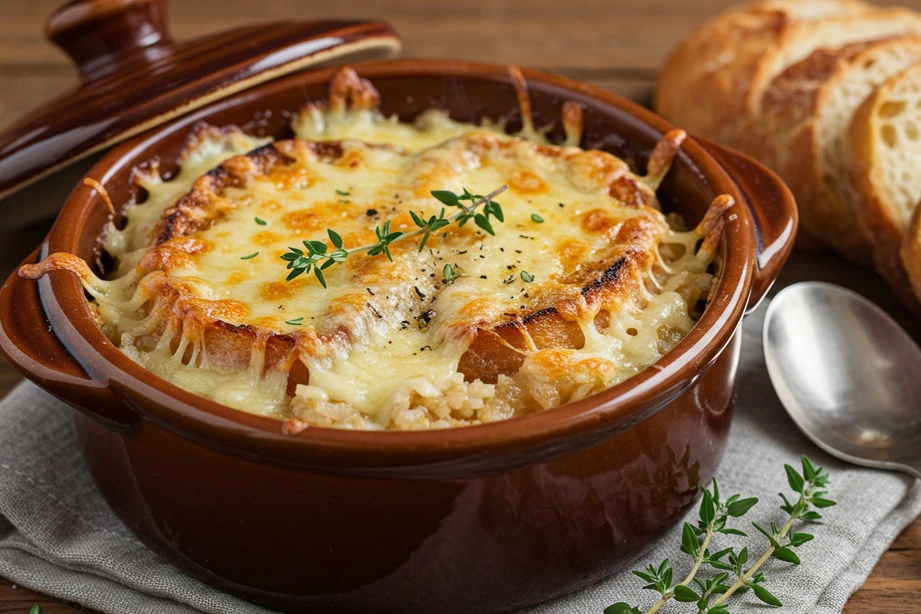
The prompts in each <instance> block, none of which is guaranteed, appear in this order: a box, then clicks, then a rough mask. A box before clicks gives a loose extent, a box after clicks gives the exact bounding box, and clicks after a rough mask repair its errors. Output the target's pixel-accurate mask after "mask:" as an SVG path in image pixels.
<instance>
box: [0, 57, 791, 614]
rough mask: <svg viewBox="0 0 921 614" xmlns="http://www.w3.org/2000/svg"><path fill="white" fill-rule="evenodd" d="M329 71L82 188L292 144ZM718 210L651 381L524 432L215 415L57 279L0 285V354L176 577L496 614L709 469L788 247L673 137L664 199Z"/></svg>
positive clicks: (83, 228)
mask: <svg viewBox="0 0 921 614" xmlns="http://www.w3.org/2000/svg"><path fill="white" fill-rule="evenodd" d="M355 68H356V69H357V70H358V72H359V74H361V75H362V76H363V77H366V78H368V79H370V80H371V81H372V83H373V84H374V86H375V87H376V88H377V89H378V90H379V91H380V93H381V98H382V101H383V104H382V109H383V111H384V112H385V113H387V114H391V113H397V114H399V115H400V116H401V117H402V118H403V119H411V118H412V117H413V116H415V115H416V114H418V113H419V112H421V111H423V110H425V109H428V108H431V107H438V108H443V109H447V110H449V111H450V113H451V115H452V116H453V117H455V118H457V119H461V120H479V119H481V118H483V117H489V118H492V119H499V118H507V119H508V120H509V128H510V129H512V130H514V129H516V128H517V127H518V126H519V125H520V121H519V120H518V117H519V116H518V111H517V109H518V105H517V101H516V97H515V90H514V88H513V86H512V84H511V82H510V80H509V78H508V75H507V71H506V69H505V68H504V67H499V66H489V65H482V64H471V63H465V62H450V61H419V60H403V61H386V62H376V63H369V64H363V65H357V66H355ZM333 71H334V69H328V70H320V71H314V72H309V73H304V74H298V75H293V76H288V77H284V78H282V79H280V80H277V81H273V82H270V83H267V84H263V85H260V86H258V87H256V88H255V89H252V90H247V91H245V92H242V93H240V94H237V95H235V96H233V97H231V98H229V99H226V100H223V101H220V102H218V103H215V104H212V105H210V106H207V107H205V108H203V109H201V110H199V111H196V112H194V113H193V114H191V115H189V116H187V117H184V118H182V119H179V120H176V121H174V122H172V123H170V124H168V125H166V126H165V127H163V128H160V129H158V130H156V131H155V132H151V133H147V134H144V135H142V136H140V137H137V138H135V139H134V140H132V141H130V142H128V143H126V144H123V145H121V146H119V147H118V148H117V149H115V150H114V151H112V152H111V153H109V154H108V155H107V156H106V157H105V158H104V159H103V160H102V161H101V162H99V163H98V164H97V165H96V166H95V167H94V168H93V169H92V170H91V171H90V173H89V175H90V176H91V177H93V178H95V179H96V180H98V181H99V182H101V183H102V184H103V185H105V187H106V189H107V191H108V192H109V194H110V195H111V196H112V199H113V200H114V202H116V203H127V202H130V201H132V200H133V199H136V198H138V197H139V196H140V195H139V188H137V187H136V186H135V185H134V184H133V182H132V180H131V178H132V171H133V169H134V168H135V167H136V166H137V165H139V164H140V163H142V162H144V161H146V160H150V159H151V158H155V157H156V158H159V159H160V160H161V165H162V166H163V167H164V168H167V169H168V168H169V167H170V165H171V164H172V165H175V160H176V158H177V156H178V154H179V152H180V149H181V147H182V144H183V142H184V140H185V138H186V136H187V135H188V134H189V132H190V130H191V129H192V127H193V126H194V125H195V124H196V123H198V122H200V121H207V122H210V123H212V124H216V125H219V126H223V125H227V124H238V125H240V126H242V127H243V128H244V129H246V130H248V131H250V132H252V133H254V134H260V135H264V134H271V135H274V136H278V137H284V136H289V135H290V131H289V129H288V127H287V123H288V118H289V117H290V114H291V113H292V112H296V111H297V110H298V109H299V108H300V107H301V106H302V105H303V104H304V103H305V102H306V101H307V100H308V99H322V98H324V97H325V94H326V88H327V85H328V82H329V80H330V78H331V76H332V74H333ZM524 75H525V77H526V79H527V82H528V87H529V90H530V95H531V100H532V105H533V110H534V116H535V123H536V124H537V125H539V126H540V125H548V124H554V125H555V128H554V130H553V131H552V132H551V134H556V133H561V128H560V127H559V124H560V117H559V109H560V106H561V104H562V103H563V102H564V101H567V100H574V101H576V102H578V103H579V104H580V105H582V107H583V109H584V111H585V126H584V138H583V143H582V145H583V147H586V148H600V149H605V150H608V151H611V152H613V153H615V154H618V155H620V156H622V157H624V158H625V159H627V160H628V161H630V162H631V163H633V164H634V165H635V166H637V168H639V169H641V168H642V167H643V166H644V164H645V156H646V155H647V154H648V153H649V152H650V151H651V148H652V146H653V145H654V144H655V143H656V142H657V141H658V139H659V138H660V137H661V136H662V134H663V133H664V132H666V131H667V130H669V129H670V128H672V126H670V125H669V124H668V123H667V122H665V121H664V120H663V119H661V118H659V117H657V116H655V115H654V114H652V113H650V112H648V111H646V110H644V109H642V108H640V107H638V106H636V105H634V104H632V103H630V102H628V101H626V100H624V99H622V98H620V97H618V96H615V95H613V94H611V93H608V92H605V91H603V90H600V89H597V88H594V87H591V86H588V85H585V84H582V83H578V82H575V81H571V80H568V79H564V78H562V77H558V76H554V75H548V74H543V73H538V72H534V71H527V70H526V71H524ZM724 193H728V194H731V195H732V196H733V197H735V199H736V201H737V204H736V206H735V207H733V208H732V209H731V210H730V211H729V212H728V213H727V214H726V215H727V216H730V217H729V218H728V220H727V221H728V223H727V231H726V232H725V233H724V238H723V240H722V242H721V246H720V249H719V254H718V258H719V261H720V263H721V264H720V274H719V277H718V281H717V282H716V289H715V292H714V294H713V295H712V299H711V301H710V303H709V305H708V307H707V308H706V310H705V312H704V313H703V315H702V317H701V318H700V320H699V322H698V323H697V324H696V326H695V327H694V328H693V330H692V331H691V332H690V334H689V335H688V336H687V337H686V338H685V339H684V340H683V341H681V342H680V343H679V344H678V346H677V347H676V348H675V349H674V350H672V351H671V352H669V353H668V354H667V355H666V356H665V357H663V358H662V359H661V360H660V361H659V362H658V363H657V364H656V365H655V366H654V367H651V368H649V369H647V370H645V371H643V372H642V373H640V374H639V375H636V376H634V377H632V378H630V379H629V380H627V381H625V382H623V383H621V384H619V385H617V386H615V387H613V388H611V389H609V390H606V391H604V392H602V393H600V394H597V395H595V396H592V397H589V398H586V399H584V400H581V401H579V402H576V403H572V404H570V405H566V406H563V407H559V408H556V409H551V410H548V411H545V412H541V413H536V414H532V415H528V416H525V417H521V418H514V419H511V420H507V421H503V422H496V423H492V424H487V425H481V426H473V427H466V428H456V429H449V430H441V431H421V432H362V431H348V430H336V429H327V428H319V427H311V428H308V429H306V430H304V431H303V432H301V433H299V434H298V435H293V436H292V435H284V434H282V432H281V428H280V427H281V425H280V423H279V422H278V421H276V420H273V419H269V418H264V417H260V416H255V415H251V414H247V413H243V412H239V411H236V410H233V409H229V408H227V407H224V406H221V405H218V404H217V403H214V402H212V401H208V400H206V399H203V398H201V397H198V396H195V395H193V394H191V393H189V392H186V391H184V390H181V389H179V388H177V387H176V386H174V385H172V384H170V383H168V382H166V381H164V380H161V379H159V378H158V377H156V376H155V375H153V374H151V373H149V372H147V371H145V370H144V369H143V368H141V367H140V366H139V365H137V364H135V363H134V362H132V361H131V360H130V359H128V358H127V357H126V356H125V355H123V354H122V353H121V352H120V351H119V350H118V349H117V348H116V347H115V346H114V345H112V343H110V342H109V341H108V340H107V339H106V337H105V336H104V335H103V334H102V332H101V331H100V330H99V328H98V327H97V326H96V324H95V323H94V321H93V318H92V316H91V313H90V310H89V308H88V306H87V303H86V299H85V298H84V293H83V289H82V287H81V286H80V284H79V282H78V281H77V280H76V279H75V277H74V276H72V275H70V274H67V273H65V272H53V273H51V274H50V275H49V276H47V277H45V278H43V279H42V280H41V281H39V282H37V283H36V282H32V281H27V280H23V279H20V278H19V277H17V276H15V275H14V276H13V277H11V278H10V279H9V280H7V282H6V284H5V285H4V286H3V288H2V290H0V327H2V330H0V347H2V349H3V351H4V352H5V353H6V355H7V356H8V358H9V359H10V360H11V361H12V362H13V363H14V364H15V365H16V366H17V367H18V368H19V369H20V370H21V371H22V372H23V373H24V374H25V375H26V377H28V378H29V379H31V380H32V381H34V382H36V383H37V384H38V385H39V386H41V387H43V388H44V389H46V390H48V391H49V392H51V393H52V394H54V395H55V396H57V397H59V398H61V399H63V400H64V401H66V402H67V403H69V404H70V405H71V406H72V407H74V408H75V409H76V410H77V411H76V412H75V416H76V420H77V424H78V427H79V433H80V439H81V442H82V446H83V450H84V453H85V456H86V459H87V463H88V465H89V468H90V471H91V472H92V474H93V476H94V477H95V479H96V482H97V484H98V485H99V490H100V492H101V493H102V495H103V496H104V497H105V498H106V500H107V501H108V502H109V505H110V506H111V507H112V509H113V510H114V511H115V513H116V514H117V515H118V516H119V517H120V518H121V519H122V521H123V522H124V523H125V524H126V525H127V526H128V527H130V528H131V529H132V530H133V531H134V532H135V533H137V535H138V536H140V537H141V539H143V540H144V541H145V542H146V543H148V544H149V545H150V546H151V547H153V548H155V549H156V550H157V551H159V552H160V553H162V555H163V556H164V557H166V558H167V559H169V560H170V561H173V562H174V563H175V564H176V565H178V566H179V567H181V568H182V569H183V570H184V571H186V572H188V573H191V574H193V575H195V576H197V577H199V578H201V579H202V580H204V581H205V582H207V583H209V584H211V585H213V586H216V587H218V588H220V589H223V590H226V591H228V592H231V593H234V594H236V595H239V596H241V597H243V598H245V599H248V600H251V601H253V602H256V603H260V604H264V605H266V606H269V607H273V608H277V609H280V610H285V611H291V612H334V611H354V612H369V611H373V612H407V611H423V612H436V611H437V612H441V613H446V612H477V613H483V612H499V611H505V610H510V609H514V608H518V607H523V606H527V605H530V604H535V603H537V602H541V601H545V600H547V599H551V598H553V597H556V596H559V595H562V594H564V593H568V592H570V591H573V590H576V589H579V588H581V587H584V586H586V585H588V584H591V583H593V582H595V581H597V580H599V579H601V578H603V577H604V576H605V575H607V574H609V573H610V572H611V571H612V570H613V569H614V568H615V566H616V565H617V564H618V563H620V562H622V561H624V559H625V558H626V557H628V556H629V555H630V554H631V553H633V552H635V551H636V550H638V549H640V548H643V547H644V546H647V545H649V544H650V543H652V542H653V541H654V540H655V539H656V538H657V537H659V536H660V535H661V534H662V533H663V532H664V531H665V530H667V529H668V528H669V527H671V526H672V525H674V524H675V523H676V522H678V521H679V520H680V519H681V518H682V516H683V515H684V513H685V512H686V511H687V509H688V508H689V506H691V505H692V504H693V502H694V501H695V498H696V496H697V493H698V492H699V489H700V486H701V485H703V484H705V483H706V482H707V481H708V480H709V479H710V477H711V476H712V475H713V473H714V472H715V471H716V468H717V465H718V464H719V461H720V457H721V456H722V453H723V447H724V444H725V442H726V437H727V434H728V431H729V426H730V420H731V415H732V404H733V396H734V388H735V379H736V367H737V363H738V357H739V328H740V323H741V321H742V317H743V315H744V314H745V313H746V311H747V310H750V309H752V308H753V307H754V305H755V304H756V303H757V302H758V301H759V300H760V299H761V298H762V297H763V296H764V294H765V293H766V292H767V290H768V287H769V286H770V284H771V283H772V281H773V280H774V278H775V277H776V276H777V274H778V272H779V270H780V268H781V266H782V265H783V263H784V261H785V260H786V257H787V255H788V253H789V250H790V248H791V246H792V242H793V238H794V235H795V231H796V212H795V207H794V203H793V200H792V198H791V196H790V194H789V191H788V190H787V189H786V187H784V185H783V184H782V183H781V182H780V181H779V180H778V179H777V178H776V177H775V176H774V175H773V174H771V173H770V172H769V171H767V170H766V169H765V168H764V167H762V166H760V165H759V164H758V163H756V162H754V161H752V160H750V159H748V158H745V157H743V156H741V155H739V154H735V153H732V152H730V151H728V150H725V149H722V148H720V147H718V146H716V145H713V144H710V143H706V142H703V141H699V140H694V139H688V140H687V141H686V142H685V144H684V145H683V147H682V153H681V155H680V156H679V159H678V161H677V162H676V165H675V167H674V168H673V169H672V170H671V172H670V173H669V175H668V178H667V180H666V182H665V183H664V185H663V187H662V188H661V189H660V198H661V200H662V202H663V205H664V207H665V208H666V209H667V210H672V211H677V212H679V213H681V214H683V215H684V216H685V218H686V219H687V220H689V221H691V222H695V221H696V220H698V219H700V217H701V216H702V215H703V213H704V211H705V210H706V208H707V205H708V204H709V203H710V201H711V199H712V198H713V197H714V196H716V195H718V194H724ZM108 220H109V213H108V211H107V209H106V207H105V206H103V204H102V201H101V200H100V198H99V196H98V194H96V193H95V192H94V191H92V190H91V189H89V188H88V187H86V186H83V185H81V186H78V187H77V188H76V189H75V191H74V192H73V193H72V195H71V197H70V199H69V200H68V202H67V203H66V205H65V207H64V209H63V211H62V212H61V214H60V216H59V218H58V220H57V222H56V224H55V226H54V228H53V229H52V231H51V233H50V235H49V236H48V238H47V240H46V241H45V243H43V244H42V246H41V247H40V248H39V249H38V250H36V252H35V253H34V254H33V255H32V256H31V257H30V259H29V262H34V261H36V260H37V259H40V258H43V257H44V256H46V255H47V254H49V253H51V252H58V251H65V252H71V253H74V254H77V255H78V256H80V257H81V258H84V259H86V260H87V261H88V262H91V263H92V262H98V259H99V258H101V257H102V254H101V252H100V246H99V238H100V235H101V234H102V232H103V229H104V226H105V224H106V223H107V222H108Z"/></svg>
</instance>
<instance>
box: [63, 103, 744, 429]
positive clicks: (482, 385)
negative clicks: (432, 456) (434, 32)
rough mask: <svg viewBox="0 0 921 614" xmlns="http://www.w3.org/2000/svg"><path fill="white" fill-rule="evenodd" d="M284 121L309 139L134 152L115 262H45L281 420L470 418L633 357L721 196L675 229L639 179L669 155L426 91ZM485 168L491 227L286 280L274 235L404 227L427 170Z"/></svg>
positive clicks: (227, 390)
mask: <svg viewBox="0 0 921 614" xmlns="http://www.w3.org/2000/svg"><path fill="white" fill-rule="evenodd" d="M527 125H529V123H527V122H526V126H527ZM293 127H294V130H295V132H296V134H297V136H298V137H300V139H309V140H294V141H290V142H285V143H278V144H276V145H275V146H274V147H275V150H276V152H270V153H271V156H275V157H274V158H273V157H271V156H269V157H266V156H268V154H264V153H260V151H255V152H253V153H251V154H249V155H241V154H246V153H247V152H250V151H251V150H254V149H256V148H257V147H259V146H261V145H263V144H264V141H259V140H256V139H252V138H250V137H247V136H246V135H244V134H242V133H241V132H239V131H235V130H233V131H225V132H218V131H215V130H213V129H206V130H204V131H203V133H201V134H199V135H197V137H196V138H195V139H193V142H192V143H191V144H190V147H189V149H188V151H187V152H186V153H185V154H184V156H183V158H182V160H181V167H180V171H179V173H178V174H177V175H176V176H175V177H173V178H172V179H170V180H164V179H162V178H161V177H160V175H159V173H158V172H157V169H156V168H153V169H150V170H149V171H148V172H145V173H141V174H140V175H139V177H138V183H139V184H140V185H141V186H142V187H143V188H145V189H146V190H147V192H148V193H149V197H148V198H147V200H146V201H145V202H143V203H140V204H136V205H129V206H128V207H127V208H126V209H125V215H126V218H127V224H126V226H125V227H124V229H123V230H116V229H115V228H114V227H113V228H110V229H109V232H108V233H107V235H106V237H105V240H104V247H105V248H106V249H107V250H108V251H109V253H110V254H112V255H113V256H114V257H115V259H116V262H117V265H118V266H117V268H116V271H115V272H114V274H113V278H112V280H110V281H103V280H98V279H96V278H95V277H94V276H92V275H91V274H89V273H88V270H86V269H85V265H83V268H81V267H80V266H79V265H78V264H75V263H73V262H72V260H69V259H67V258H64V257H62V258H61V259H60V261H59V262H58V263H57V264H56V265H55V264H54V263H53V262H52V263H51V264H49V265H48V266H49V267H53V266H58V268H68V269H70V270H74V271H77V272H79V274H81V276H82V277H83V279H84V282H85V285H86V287H87V289H88V290H89V291H90V292H91V294H93V296H94V297H95V299H96V300H95V301H94V303H95V306H96V308H97V310H98V314H99V319H100V323H101V325H102V326H103V328H104V330H105V331H106V332H107V334H108V335H109V336H110V337H111V338H112V339H113V341H115V342H116V343H118V344H119V345H120V347H121V348H122V349H123V350H124V351H125V353H126V354H128V355H129V356H131V357H132V359H134V360H135V361H137V362H138V363H140V364H141V365H143V366H144V367H145V368H147V369H149V370H150V371H153V372H154V373H156V374H158V375H160V376H161V377H163V378H164V379H167V380H169V381H171V382H173V383H174V384H176V385H178V386H180V387H182V388H185V389H188V390H191V391H193V392H196V393H198V394H201V395H203V396H206V397H209V398H212V399H214V400H216V401H218V402H221V403H223V404H226V405H228V406H231V407H235V408H238V409H242V410H245V411H250V412H254V413H259V414H263V415H270V416H276V417H279V418H282V419H287V420H289V423H288V425H289V428H292V429H294V430H297V429H298V428H303V426H305V425H307V424H317V425H327V426H339V427H345V428H431V427H444V426H454V425H464V424H476V423H480V422H488V421H492V420H497V419H504V418H508V417H511V416H514V415H520V414H522V413H527V412H529V411H536V410H540V409H546V408H548V407H552V406H555V405H558V404H561V403H565V402H568V401H572V400H576V399H578V398H582V397H584V396H587V395H589V394H592V393H594V392H597V391H599V390H601V389H604V388H606V387H609V386H611V385H613V384H616V383H618V382H620V381H623V380H624V379H625V378H627V377H630V376H631V375H634V374H636V373H638V372H639V371H641V370H643V369H645V368H647V367H648V366H649V365H651V364H653V363H654V362H655V361H656V360H658V358H659V357H661V356H662V355H663V354H664V353H665V352H667V351H669V350H670V349H671V348H672V347H674V345H675V344H676V343H677V342H678V341H679V340H680V339H681V338H682V337H683V336H684V335H685V334H687V332H688V331H689V330H690V328H691V327H692V326H693V323H694V320H693V318H692V315H691V313H692V310H693V308H694V306H695V304H696V302H697V301H698V300H699V299H701V298H702V297H704V296H706V293H707V292H708V290H709V287H710V284H711V279H712V278H711V276H710V275H709V274H708V273H707V267H708V265H709V264H710V261H711V259H712V255H713V250H714V248H715V244H716V240H717V239H718V236H719V231H720V229H721V228H722V222H721V221H719V220H718V217H719V215H718V214H719V213H721V211H717V212H716V214H715V215H714V216H710V215H708V219H706V220H705V221H704V222H702V224H701V226H699V227H698V228H697V229H695V230H692V231H682V230H673V229H672V228H671V227H670V226H669V223H668V221H667V218H666V217H665V216H664V215H663V214H662V213H660V212H659V211H658V209H657V207H658V205H657V203H656V202H655V198H654V192H653V190H654V187H655V185H656V184H657V182H658V181H659V180H660V179H661V175H664V172H666V171H667V168H665V170H661V172H660V173H659V176H657V177H653V178H647V179H645V180H644V179H643V178H640V177H637V176H635V175H633V174H632V173H630V172H629V169H627V167H626V165H625V164H624V163H623V162H621V161H620V160H618V159H617V158H615V157H614V156H611V155H610V154H604V153H602V152H584V151H582V150H580V149H578V148H575V147H563V148H560V147H552V146H549V145H547V143H546V140H545V139H544V138H543V137H542V136H541V135H540V134H539V133H537V132H536V131H534V130H533V129H530V128H528V129H526V132H527V134H525V135H524V136H526V137H527V138H523V137H522V136H510V135H506V134H505V133H504V132H502V130H501V126H485V127H479V128H478V127H475V126H472V125H469V124H462V123H458V122H454V121H452V120H450V119H449V118H448V117H447V116H446V115H445V114H443V113H440V112H429V113H426V114H423V115H422V116H421V117H420V119H419V120H417V122H416V124H415V125H407V124H402V123H399V122H397V121H396V120H395V119H384V118H382V117H380V116H379V115H377V114H376V113H375V112H373V111H372V110H368V109H356V110H346V111H342V110H340V111H338V112H335V111H327V110H325V109H322V108H318V107H309V108H308V109H307V110H305V111H304V112H303V113H301V115H300V116H299V117H298V118H297V119H296V121H295V123H294V126H293ZM319 141H334V142H335V145H336V147H338V149H336V151H335V154H329V152H328V151H326V150H323V149H320V148H318V147H315V146H313V145H311V142H319ZM278 152H280V155H281V159H282V160H283V161H282V162H279V161H278V159H279V153H278ZM324 152H325V153H324ZM260 156H262V157H260ZM266 159H268V160H269V163H265V160H266ZM273 161H274V162H273ZM218 165H222V166H221V168H220V170H219V171H218V172H212V173H210V174H206V173H208V171H211V169H214V168H215V167H217V166H218ZM650 167H651V168H652V167H653V163H652V162H651V163H650ZM222 173H223V175H222ZM228 176H229V177H230V180H227V181H224V180H222V179H221V178H222V177H223V178H224V179H226V178H227V177H228ZM222 181H223V183H222ZM503 185H504V186H508V190H507V191H506V192H505V193H503V194H502V195H501V197H497V198H496V200H497V201H499V202H500V203H501V205H502V208H503V211H504V222H500V221H498V220H493V227H494V229H495V236H491V235H489V234H488V233H485V232H484V231H482V230H481V229H479V228H477V227H476V226H475V225H473V224H472V223H471V224H468V225H466V226H465V227H463V228H457V227H456V225H451V226H449V227H447V228H445V229H444V231H442V232H439V233H437V234H434V235H433V236H431V237H430V238H429V240H428V242H427V244H426V246H425V248H424V249H422V250H421V251H420V250H419V249H417V246H418V241H402V242H395V243H394V244H392V246H391V250H392V253H393V262H390V261H388V260H387V259H386V258H385V257H384V256H376V257H371V256H367V255H365V254H353V255H351V256H350V257H349V258H348V259H347V261H346V262H345V263H344V264H341V265H335V266H332V267H330V268H328V269H326V270H325V271H324V273H325V278H326V280H327V282H328V288H324V287H323V286H322V285H321V284H320V283H319V282H318V281H317V279H316V278H315V277H313V276H301V277H298V278H297V279H295V280H293V281H285V279H284V277H285V274H286V271H285V269H284V263H283V261H282V260H281V259H280V257H281V256H282V255H283V254H285V253H286V252H287V251H288V248H289V246H297V245H299V244H300V241H302V240H315V241H317V240H318V241H324V242H326V243H329V240H328V239H327V236H326V229H327V228H331V229H335V230H336V231H337V232H338V233H339V234H340V235H341V236H342V237H343V239H344V241H345V247H346V248H347V249H348V248H354V247H357V246H359V245H366V244H369V243H373V242H374V228H375V227H377V226H380V225H382V224H383V223H384V222H385V221H389V222H390V223H391V227H390V228H391V230H392V231H400V232H410V231H413V230H414V229H415V226H414V224H413V223H412V219H411V217H410V216H409V212H410V211H413V212H417V213H419V214H420V215H422V216H423V217H428V216H431V215H439V214H440V213H441V211H442V209H443V206H442V204H441V203H439V202H438V201H437V200H435V199H434V198H432V196H431V194H430V192H431V191H432V190H436V189H437V190H451V191H453V192H457V193H460V192H461V191H462V190H463V189H464V188H467V189H470V190H471V191H474V192H478V193H487V192H489V191H491V190H493V189H494V188H497V187H499V186H503ZM730 204H731V201H730ZM723 206H725V203H724V205H723ZM447 213H448V214H450V213H451V212H450V211H449V212H447ZM257 219H258V220H260V222H262V223H257ZM700 239H705V241H704V248H702V249H701V250H700V251H699V252H695V248H696V246H697V243H698V242H699V240H700ZM663 246H667V247H663ZM660 248H661V249H660ZM330 249H332V247H330ZM660 252H661V253H660ZM252 254H256V255H254V256H253V255H252ZM65 256H66V255H65ZM445 265H450V266H451V267H452V268H453V270H454V271H455V272H456V274H457V277H456V278H455V279H453V280H446V279H444V268H445ZM526 279H532V281H526ZM561 331H562V332H561ZM490 339H492V341H490ZM484 344H485V345H484ZM497 352H498V353H497ZM298 364H300V365H302V367H303V369H302V370H301V371H302V372H301V374H300V375H297V376H296V375H295V373H296V371H297V369H296V368H295V367H296V365H298ZM303 371H306V372H307V373H308V374H309V375H308V376H304V375H303ZM291 392H294V394H293V395H291V394H290V393H291ZM292 424H293V425H294V426H291V425H292Z"/></svg>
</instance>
